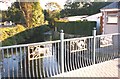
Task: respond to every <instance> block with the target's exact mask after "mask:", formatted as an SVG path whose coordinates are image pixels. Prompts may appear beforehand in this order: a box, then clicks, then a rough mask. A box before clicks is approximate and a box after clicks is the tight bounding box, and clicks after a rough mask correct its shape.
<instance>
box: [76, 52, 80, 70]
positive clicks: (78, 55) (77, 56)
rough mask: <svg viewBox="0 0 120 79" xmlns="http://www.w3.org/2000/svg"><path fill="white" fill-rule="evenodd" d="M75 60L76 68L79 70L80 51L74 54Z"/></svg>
mask: <svg viewBox="0 0 120 79" xmlns="http://www.w3.org/2000/svg"><path fill="white" fill-rule="evenodd" d="M76 59H77V61H76V62H77V65H76V67H77V68H80V51H78V52H76Z"/></svg>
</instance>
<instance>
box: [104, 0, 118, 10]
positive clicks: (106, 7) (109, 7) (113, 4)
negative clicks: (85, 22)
mask: <svg viewBox="0 0 120 79" xmlns="http://www.w3.org/2000/svg"><path fill="white" fill-rule="evenodd" d="M102 9H120V1H119V2H113V3H111V4H109V5H108V6H105V7H103V8H102Z"/></svg>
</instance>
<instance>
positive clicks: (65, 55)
mask: <svg viewBox="0 0 120 79" xmlns="http://www.w3.org/2000/svg"><path fill="white" fill-rule="evenodd" d="M64 44H65V50H64V52H65V55H64V56H65V59H64V65H65V71H67V66H66V61H67V57H66V49H67V45H66V41H65V43H64Z"/></svg>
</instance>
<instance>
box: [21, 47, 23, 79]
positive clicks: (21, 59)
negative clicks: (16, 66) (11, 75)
mask: <svg viewBox="0 0 120 79" xmlns="http://www.w3.org/2000/svg"><path fill="white" fill-rule="evenodd" d="M20 73H21V77H23V67H22V47H20Z"/></svg>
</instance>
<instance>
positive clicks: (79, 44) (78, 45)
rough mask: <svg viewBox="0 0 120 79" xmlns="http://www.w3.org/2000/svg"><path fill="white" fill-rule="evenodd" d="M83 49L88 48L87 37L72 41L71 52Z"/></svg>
mask: <svg viewBox="0 0 120 79" xmlns="http://www.w3.org/2000/svg"><path fill="white" fill-rule="evenodd" d="M83 50H87V40H86V39H78V40H74V41H70V51H71V53H73V52H78V51H83Z"/></svg>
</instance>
